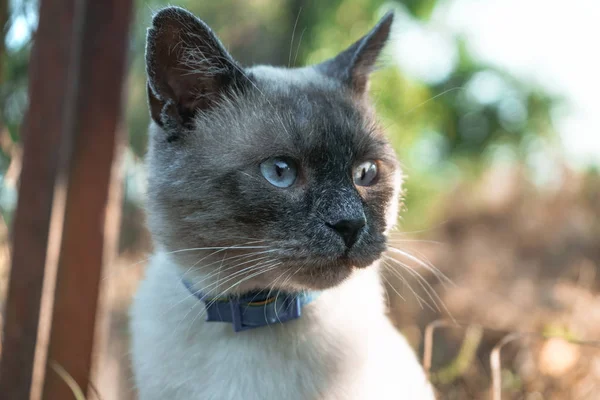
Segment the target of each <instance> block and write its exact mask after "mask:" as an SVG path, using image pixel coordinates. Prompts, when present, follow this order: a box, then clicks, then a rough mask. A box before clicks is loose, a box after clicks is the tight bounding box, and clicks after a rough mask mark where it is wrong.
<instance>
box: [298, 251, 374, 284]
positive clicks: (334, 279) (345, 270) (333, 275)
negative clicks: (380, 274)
mask: <svg viewBox="0 0 600 400" xmlns="http://www.w3.org/2000/svg"><path fill="white" fill-rule="evenodd" d="M376 261H377V258H369V259H363V258H361V259H352V258H348V257H339V258H337V259H335V260H326V261H324V260H315V261H314V263H310V264H309V263H307V264H308V265H305V266H304V267H303V268H302V269H301V270H300V271H298V273H296V274H295V275H294V278H293V284H294V286H297V287H301V288H302V289H304V290H306V289H308V290H325V289H331V288H333V287H336V286H338V285H340V284H341V283H343V282H344V281H345V280H346V279H348V278H349V277H350V276H351V275H352V273H353V272H354V271H355V270H357V269H363V268H367V267H369V266H371V265H373V264H374V263H375V262H376Z"/></svg>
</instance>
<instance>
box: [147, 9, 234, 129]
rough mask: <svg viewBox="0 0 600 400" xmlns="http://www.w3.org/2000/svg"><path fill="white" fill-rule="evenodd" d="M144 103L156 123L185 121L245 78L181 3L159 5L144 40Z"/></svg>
mask: <svg viewBox="0 0 600 400" xmlns="http://www.w3.org/2000/svg"><path fill="white" fill-rule="evenodd" d="M146 73H147V76H148V106H149V108H150V114H151V116H152V119H153V120H154V121H155V122H156V123H157V124H159V125H161V126H163V125H165V124H167V123H168V124H169V125H173V124H175V126H187V124H188V123H189V122H190V121H191V119H192V118H193V116H194V115H195V113H196V111H198V110H205V109H208V108H210V107H211V106H213V105H214V104H215V103H216V102H217V101H218V100H219V99H220V98H222V96H223V95H225V94H226V93H227V91H228V90H230V89H231V88H232V86H236V85H239V84H240V80H242V79H243V73H242V72H241V67H240V66H239V65H238V64H237V62H236V61H235V60H234V59H233V58H232V57H231V56H230V55H229V53H228V52H227V50H225V48H224V47H223V45H222V44H221V42H220V41H219V39H218V38H217V37H216V36H215V34H214V33H213V31H212V30H211V29H210V28H209V27H208V26H207V25H206V24H205V23H204V22H202V21H201V20H200V19H198V18H196V17H195V16H194V15H193V14H191V13H190V12H188V11H186V10H184V9H182V8H179V7H168V8H164V9H162V10H160V11H159V12H158V13H157V14H156V15H155V16H154V18H153V19H152V26H151V27H150V28H149V29H148V35H147V40H146Z"/></svg>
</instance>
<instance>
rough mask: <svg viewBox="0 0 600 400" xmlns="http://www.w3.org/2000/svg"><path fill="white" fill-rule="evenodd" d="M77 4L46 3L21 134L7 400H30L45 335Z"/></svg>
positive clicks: (1, 385)
mask: <svg viewBox="0 0 600 400" xmlns="http://www.w3.org/2000/svg"><path fill="white" fill-rule="evenodd" d="M74 4H75V0H41V3H40V18H39V24H38V30H37V34H36V41H35V43H34V46H33V51H32V55H31V62H30V70H29V109H28V112H27V115H26V117H25V122H24V124H23V127H22V129H21V134H22V138H23V167H22V170H21V177H20V185H19V198H18V201H17V210H16V214H15V218H14V228H13V229H14V230H13V250H12V264H11V273H10V280H9V288H8V297H7V301H6V319H5V324H4V340H3V354H2V360H0V394H1V396H0V397H1V398H2V399H28V398H29V392H30V389H31V378H32V369H33V361H34V356H35V346H36V340H37V332H38V320H39V310H40V299H41V292H42V286H43V280H44V267H45V263H46V251H47V245H48V230H49V225H50V215H51V210H52V203H53V195H54V185H55V181H56V175H57V171H58V167H59V160H60V157H59V153H60V151H59V149H60V145H61V139H62V132H63V127H64V115H65V113H64V111H65V95H64V92H65V88H66V87H67V86H68V70H69V62H70V52H71V37H72V33H73V16H74Z"/></svg>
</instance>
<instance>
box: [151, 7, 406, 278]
mask: <svg viewBox="0 0 600 400" xmlns="http://www.w3.org/2000/svg"><path fill="white" fill-rule="evenodd" d="M391 22H392V14H388V15H386V17H384V18H383V19H382V20H381V22H380V23H379V24H378V25H377V26H376V27H375V28H374V29H373V30H372V31H371V32H369V33H368V34H367V35H366V36H365V37H363V38H362V39H360V40H359V41H358V42H356V43H355V44H354V45H352V46H351V47H350V48H349V49H348V50H346V51H345V52H343V53H341V54H340V55H339V56H338V57H336V58H334V59H332V60H329V61H326V62H324V63H323V64H320V65H318V66H315V67H305V68H296V69H282V68H274V67H268V66H257V67H252V68H246V69H243V68H242V67H241V66H240V65H239V64H238V63H237V62H236V61H235V60H234V59H233V58H232V57H231V56H230V55H229V54H228V53H227V52H226V51H225V49H224V47H223V46H222V45H221V43H220V42H219V41H218V39H217V38H216V36H215V35H214V34H213V33H212V31H211V30H210V29H209V28H208V26H206V25H205V24H204V23H203V22H201V21H200V20H199V19H197V18H196V17H194V16H193V15H192V14H190V13H188V12H187V11H185V10H183V9H180V8H173V7H172V8H167V9H164V10H161V11H160V12H158V13H157V14H156V16H155V17H154V20H153V25H152V27H151V28H150V29H149V32H148V43H147V72H148V96H149V104H150V110H151V115H152V118H153V120H154V122H153V126H152V127H151V130H150V133H151V135H150V136H151V138H150V148H149V152H148V156H147V164H148V168H149V178H148V182H149V186H148V196H147V197H148V200H147V207H148V221H149V226H150V230H151V232H152V234H153V237H154V240H155V241H156V243H157V245H158V246H159V247H160V248H162V249H164V250H165V251H175V250H180V249H187V248H197V247H216V246H235V245H243V244H244V243H247V242H251V241H257V240H261V242H259V243H256V244H257V245H268V246H270V248H271V249H273V252H272V253H270V254H269V256H270V257H271V258H272V259H274V260H278V261H282V262H283V264H282V265H281V266H280V268H279V270H278V271H275V272H272V273H265V274H262V275H260V276H259V277H257V278H256V279H253V280H252V281H251V282H252V283H253V284H252V285H251V286H254V287H256V288H264V287H265V286H269V285H270V284H272V283H273V280H274V279H273V278H274V277H276V276H280V275H281V273H282V272H283V271H285V270H286V269H287V270H289V271H296V272H297V273H296V274H295V275H294V277H293V278H291V279H290V282H291V284H292V285H296V287H304V288H322V287H328V286H332V285H335V284H337V283H339V282H340V280H342V279H344V278H345V277H347V276H348V275H349V273H350V271H351V270H352V268H355V267H359V268H360V267H366V266H368V265H370V264H372V263H373V262H375V261H376V260H377V259H378V258H379V257H380V255H381V252H382V251H383V250H384V249H385V246H386V236H385V231H386V230H387V229H388V228H389V221H386V213H387V212H388V208H389V207H391V206H392V204H394V203H395V202H396V201H397V199H395V198H394V197H395V195H396V194H397V193H398V188H397V187H396V185H398V181H397V179H395V177H396V176H397V168H398V165H397V161H396V158H395V155H394V152H393V150H392V148H391V147H390V145H389V143H388V142H387V140H386V139H385V138H384V136H383V134H382V132H381V130H380V129H379V127H378V125H377V124H376V123H375V120H374V114H373V112H372V110H371V108H370V107H369V103H368V99H367V96H366V90H367V76H368V74H369V73H370V72H371V70H372V67H373V65H374V64H375V61H376V59H377V56H378V54H379V52H380V51H381V49H382V47H383V45H384V44H385V42H386V40H387V37H388V34H389V29H390V24H391ZM276 156H278V157H279V156H285V157H289V158H291V159H293V160H296V162H297V163H298V166H299V170H300V175H299V178H298V180H297V182H296V183H295V184H294V185H293V186H292V187H290V188H286V189H282V188H278V187H275V186H273V185H271V184H270V183H269V182H268V181H267V180H266V179H264V178H263V177H262V175H261V173H260V169H259V166H260V163H261V162H262V161H264V160H266V159H268V158H271V157H276ZM367 160H374V161H377V163H378V166H379V176H378V178H377V182H376V184H374V185H372V186H369V187H357V186H355V185H354V183H353V179H352V170H353V168H354V167H356V166H357V165H358V164H360V163H361V162H363V161H367ZM363 213H364V215H365V216H366V220H367V225H366V227H365V229H364V231H363V232H362V234H361V235H360V237H359V239H358V241H357V243H356V244H355V245H354V246H352V247H351V248H349V249H348V248H347V247H346V246H345V244H344V242H343V240H342V239H341V238H340V236H339V235H337V234H336V233H335V232H334V231H333V230H332V229H331V228H330V227H328V226H327V224H328V223H331V222H332V221H336V220H339V219H343V218H352V217H354V216H357V215H362V214H363ZM238 252H239V251H238ZM245 252H247V253H248V251H245ZM210 253H211V252H209V251H204V252H202V251H200V252H181V253H174V255H173V256H174V257H175V259H176V260H177V261H178V262H179V263H180V264H181V265H182V267H190V266H192V265H194V263H196V262H197V261H198V260H200V259H201V258H203V257H207V258H206V260H207V261H208V260H216V261H218V260H219V259H222V258H224V254H223V253H219V254H218V255H213V256H210ZM235 253H236V252H235V251H228V252H227V256H231V255H232V254H235ZM203 264H205V262H203ZM224 264H225V265H228V263H227V262H225V263H224ZM247 266H248V264H246V265H245V267H247ZM217 267H220V268H224V267H223V265H219V264H215V265H214V269H215V270H216V268H217ZM240 268H241V267H240ZM203 272H204V273H209V272H210V271H203ZM231 272H232V271H230V272H229V274H231ZM233 272H235V268H234V269H233ZM290 275H291V272H290Z"/></svg>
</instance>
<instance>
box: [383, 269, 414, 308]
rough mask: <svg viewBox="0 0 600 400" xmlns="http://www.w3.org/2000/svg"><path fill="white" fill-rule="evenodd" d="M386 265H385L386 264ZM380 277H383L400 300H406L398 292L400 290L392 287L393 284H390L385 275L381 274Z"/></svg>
mask: <svg viewBox="0 0 600 400" xmlns="http://www.w3.org/2000/svg"><path fill="white" fill-rule="evenodd" d="M386 267H387V265H386ZM381 277H382V278H383V280H384V281H386V283H387V284H388V287H390V288H391V289H392V290H393V291H394V292H396V294H397V295H398V297H400V298H401V299H402V300H404V301H406V297H404V296H402V295H401V294H400V292H398V291H397V290H396V288H395V287H394V285H392V283H391V282H390V281H389V279H388V278H386V277H385V275H383V274H382V275H381ZM417 301H419V300H418V298H417ZM388 302H389V299H388ZM419 304H420V303H419Z"/></svg>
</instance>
